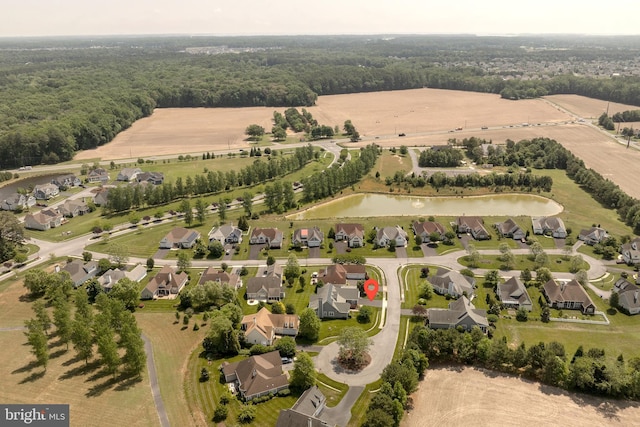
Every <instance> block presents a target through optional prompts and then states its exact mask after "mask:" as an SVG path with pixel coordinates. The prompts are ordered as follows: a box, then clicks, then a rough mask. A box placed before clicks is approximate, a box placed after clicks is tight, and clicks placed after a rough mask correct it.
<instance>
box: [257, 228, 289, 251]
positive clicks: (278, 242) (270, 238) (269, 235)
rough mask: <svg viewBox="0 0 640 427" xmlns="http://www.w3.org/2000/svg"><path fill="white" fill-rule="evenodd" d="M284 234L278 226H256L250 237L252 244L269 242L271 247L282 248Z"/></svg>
mask: <svg viewBox="0 0 640 427" xmlns="http://www.w3.org/2000/svg"><path fill="white" fill-rule="evenodd" d="M283 240H284V235H283V234H282V231H280V230H278V229H277V228H258V227H256V228H254V229H253V231H252V232H251V237H250V238H249V244H250V245H262V244H267V245H268V246H269V248H270V249H280V248H281V247H282V242H283Z"/></svg>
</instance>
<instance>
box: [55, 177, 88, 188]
mask: <svg viewBox="0 0 640 427" xmlns="http://www.w3.org/2000/svg"><path fill="white" fill-rule="evenodd" d="M51 183H52V184H54V185H56V186H57V187H58V188H60V187H77V186H78V185H80V184H82V181H80V179H79V178H78V177H77V176H75V175H73V174H67V175H60V176H57V177H55V178H53V179H52V180H51Z"/></svg>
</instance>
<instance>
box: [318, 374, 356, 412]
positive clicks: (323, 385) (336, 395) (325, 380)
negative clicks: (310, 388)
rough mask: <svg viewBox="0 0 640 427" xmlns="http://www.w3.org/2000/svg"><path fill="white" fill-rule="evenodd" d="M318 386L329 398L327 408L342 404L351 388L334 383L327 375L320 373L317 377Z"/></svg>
mask: <svg viewBox="0 0 640 427" xmlns="http://www.w3.org/2000/svg"><path fill="white" fill-rule="evenodd" d="M316 385H317V386H318V388H319V389H320V391H322V394H324V395H325V397H326V398H327V406H328V407H330V408H331V407H334V406H336V405H337V404H338V403H340V401H341V400H342V398H343V397H344V395H345V394H346V393H347V391H348V390H349V386H347V385H346V384H343V383H340V382H338V381H334V380H332V379H331V378H329V377H328V376H326V375H325V374H322V373H319V372H318V373H317V375H316ZM336 389H337V391H336Z"/></svg>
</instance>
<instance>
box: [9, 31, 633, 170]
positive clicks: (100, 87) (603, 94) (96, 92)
mask: <svg viewBox="0 0 640 427" xmlns="http://www.w3.org/2000/svg"><path fill="white" fill-rule="evenodd" d="M130 42H131V41H130V40H128V41H127V43H121V41H117V40H102V41H101V42H100V43H105V46H110V47H111V49H95V48H92V46H90V43H86V42H85V43H83V42H81V41H77V40H69V41H66V43H69V45H70V46H71V45H73V46H78V47H77V48H74V49H71V48H64V47H62V48H61V47H60V43H61V42H58V41H52V40H45V41H39V42H36V41H24V42H22V44H20V43H18V45H16V46H13V45H12V43H15V42H12V41H9V42H3V43H2V44H3V45H7V46H8V48H7V49H3V50H1V51H0V64H2V65H0V85H1V86H2V87H3V92H2V95H1V99H2V103H1V104H0V105H1V106H0V167H1V168H8V167H17V166H24V165H29V164H38V163H57V162H59V161H66V160H69V159H70V158H71V157H72V156H73V154H74V153H75V151H77V150H84V149H89V148H95V147H97V146H99V145H102V144H105V143H107V142H109V141H111V140H112V139H113V138H114V137H115V135H117V134H118V133H119V132H121V131H123V130H125V129H127V128H128V127H129V126H131V124H132V123H133V122H134V121H136V120H138V119H140V118H142V117H146V116H149V115H150V114H151V113H152V112H153V110H154V108H158V107H159V108H167V107H185V108H191V107H244V106H273V107H296V106H311V105H313V104H314V103H315V102H316V100H317V97H318V96H320V95H330V94H343V93H357V92H371V91H385V90H400V89H413V88H422V87H433V88H441V89H455V90H466V91H477V92H483V93H496V94H497V93H500V94H501V95H502V96H503V97H505V98H509V99H520V98H530V97H536V96H542V95H546V94H558V93H572V94H578V95H584V96H589V97H594V98H598V99H603V100H606V101H617V102H624V103H628V104H635V105H640V79H638V78H637V77H626V76H620V77H616V78H614V79H597V78H591V77H579V76H574V75H571V74H568V71H567V72H566V73H563V72H559V74H558V75H552V76H550V78H548V79H539V80H535V79H532V80H520V79H511V80H505V79H504V78H503V75H502V73H501V72H500V71H490V70H489V69H488V68H486V67H484V66H483V64H484V63H485V62H487V63H491V62H492V61H494V60H495V59H496V58H498V59H500V58H508V59H509V60H513V61H516V62H518V61H530V60H531V58H538V59H539V60H540V61H550V62H557V61H562V60H565V59H566V58H567V56H572V57H574V58H584V60H585V61H593V60H602V58H610V59H611V60H612V61H622V60H625V59H626V58H628V57H629V55H632V54H631V53H629V52H627V51H625V50H620V49H618V48H616V49H605V50H601V51H599V53H600V54H601V55H603V56H599V57H594V55H593V51H592V49H585V48H584V46H583V43H586V41H576V40H560V39H558V40H555V41H554V43H556V44H557V45H558V46H563V47H568V48H567V49H563V50H561V51H553V52H552V51H549V50H547V51H543V50H538V51H527V52H525V51H523V50H522V48H521V47H520V46H518V45H517V43H518V42H520V43H526V44H528V45H536V43H538V44H539V42H536V41H535V40H533V39H530V38H517V40H499V39H493V40H492V43H490V44H487V43H485V41H484V40H483V41H480V40H478V39H474V38H461V39H458V40H455V39H446V40H445V39H442V38H440V39H438V38H433V37H415V36H405V37H397V38H395V39H394V40H383V39H381V38H378V39H366V38H361V37H346V38H334V39H330V40H329V39H327V38H318V37H315V38H313V37H312V38H303V39H300V38H298V39H296V40H294V39H292V38H286V37H279V38H278V37H274V38H237V39H236V38H232V39H226V38H224V40H223V38H220V39H213V40H212V39H206V41H205V40H204V38H203V40H194V39H180V38H175V39H171V38H162V39H158V40H145V39H138V42H139V43H140V44H139V45H131V44H129V43H130ZM202 42H206V43H210V44H212V45H217V44H219V43H225V42H226V43H230V44H231V45H233V46H241V47H245V46H250V45H259V46H261V49H255V50H254V51H252V52H248V51H247V52H244V53H239V54H222V55H191V54H188V53H186V52H185V47H188V46H193V45H198V44H200V43H202ZM546 42H547V41H545V43H546ZM38 43H41V44H46V45H52V46H53V45H55V46H56V49H38V48H25V47H24V46H33V45H36V44H38ZM589 43H594V44H596V45H607V46H609V45H610V44H611V43H612V42H611V41H609V40H604V39H593V40H589ZM616 43H618V45H620V44H622V45H624V46H625V47H628V46H631V45H629V44H628V43H626V42H624V41H616ZM63 46H65V45H64V43H63ZM294 122H295V121H294ZM295 125H296V126H297V125H298V123H297V122H296V123H295ZM324 130H325V131H328V128H327V129H324ZM320 131H322V129H320Z"/></svg>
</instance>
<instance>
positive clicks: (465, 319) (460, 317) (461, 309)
mask: <svg viewBox="0 0 640 427" xmlns="http://www.w3.org/2000/svg"><path fill="white" fill-rule="evenodd" d="M427 326H428V327H429V328H431V329H454V328H462V329H464V330H465V331H470V330H471V329H473V327H474V326H477V327H478V328H480V330H482V332H485V333H486V332H487V328H488V327H489V321H488V320H487V311H486V310H480V309H477V308H476V307H475V306H474V305H473V304H472V303H471V301H469V299H468V298H467V297H465V296H463V297H462V298H459V299H457V300H455V301H452V302H450V303H449V308H448V309H446V308H429V309H427Z"/></svg>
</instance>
